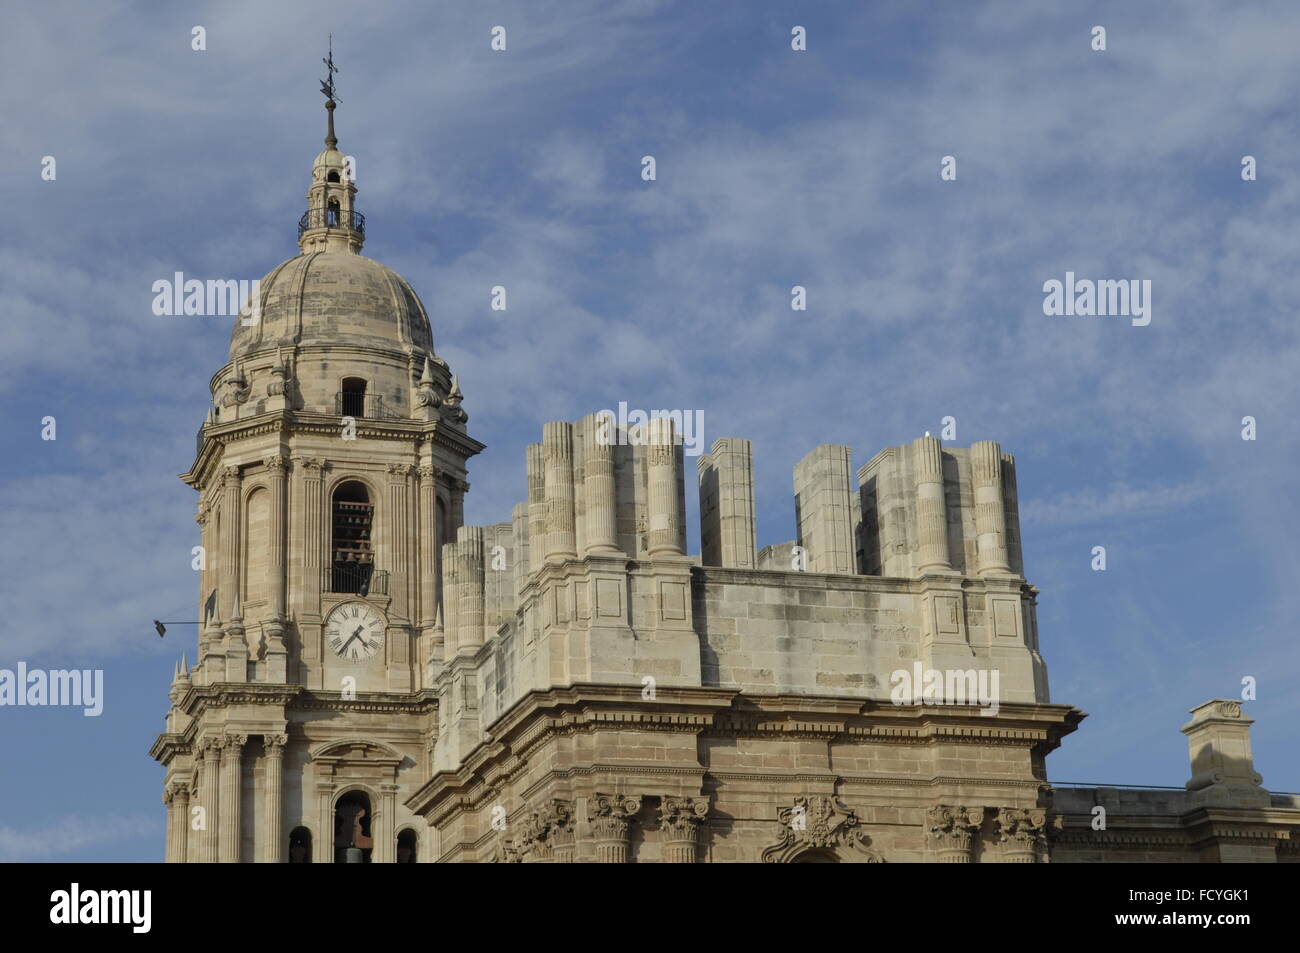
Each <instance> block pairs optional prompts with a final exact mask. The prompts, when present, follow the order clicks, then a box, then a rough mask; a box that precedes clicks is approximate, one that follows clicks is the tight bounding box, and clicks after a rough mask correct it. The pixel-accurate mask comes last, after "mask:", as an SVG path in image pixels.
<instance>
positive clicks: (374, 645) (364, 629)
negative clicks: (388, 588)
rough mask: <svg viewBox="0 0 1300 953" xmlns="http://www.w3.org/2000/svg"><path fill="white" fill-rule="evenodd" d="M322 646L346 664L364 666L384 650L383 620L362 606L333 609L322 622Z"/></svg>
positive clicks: (367, 606) (355, 605)
mask: <svg viewBox="0 0 1300 953" xmlns="http://www.w3.org/2000/svg"><path fill="white" fill-rule="evenodd" d="M325 643H326V644H327V645H328V646H329V647H330V651H332V652H333V653H334V654H335V655H337V656H338V657H339V658H341V659H343V660H344V661H346V662H368V661H370V659H372V658H374V657H375V656H376V655H378V654H379V653H380V651H381V650H382V649H383V647H384V617H383V616H382V615H380V614H379V610H378V609H376V608H375V607H374V606H372V605H369V604H367V603H364V602H345V603H343V604H342V605H338V606H335V607H334V610H333V611H332V612H331V613H330V614H329V618H327V619H326V620H325Z"/></svg>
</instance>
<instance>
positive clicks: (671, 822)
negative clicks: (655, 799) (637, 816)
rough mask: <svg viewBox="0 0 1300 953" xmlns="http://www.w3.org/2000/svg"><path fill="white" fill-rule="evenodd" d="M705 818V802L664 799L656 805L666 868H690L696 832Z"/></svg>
mask: <svg viewBox="0 0 1300 953" xmlns="http://www.w3.org/2000/svg"><path fill="white" fill-rule="evenodd" d="M708 816H709V802H708V800H707V799H706V798H690V797H672V796H668V797H664V798H661V799H660V802H659V829H660V830H661V831H662V832H663V856H664V863H666V864H693V863H695V862H696V858H697V855H698V853H699V850H698V848H699V838H700V829H701V828H702V827H703V826H704V822H705V820H706V819H707V818H708Z"/></svg>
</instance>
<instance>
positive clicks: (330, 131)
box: [320, 33, 339, 149]
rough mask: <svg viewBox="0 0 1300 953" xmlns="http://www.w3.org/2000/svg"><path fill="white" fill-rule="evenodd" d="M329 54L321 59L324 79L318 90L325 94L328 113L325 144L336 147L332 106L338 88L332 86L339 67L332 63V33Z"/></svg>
mask: <svg viewBox="0 0 1300 953" xmlns="http://www.w3.org/2000/svg"><path fill="white" fill-rule="evenodd" d="M329 37H330V38H329V56H327V57H325V58H324V59H323V60H321V62H322V63H324V64H325V69H326V73H325V77H326V78H325V79H323V80H321V81H320V91H321V92H322V93H324V94H325V111H326V112H327V113H329V124H328V126H327V128H326V131H325V145H326V147H327V148H329V149H335V148H337V147H338V144H339V141H338V139H337V138H336V137H335V135H334V107H335V106H336V105H337V104H338V102H339V94H338V90H337V89H336V88H335V86H334V74H335V73H337V72H339V68H338V67H337V66H335V65H334V34H333V33H331V34H330V35H329Z"/></svg>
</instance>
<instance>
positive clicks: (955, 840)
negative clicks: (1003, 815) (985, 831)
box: [925, 804, 984, 864]
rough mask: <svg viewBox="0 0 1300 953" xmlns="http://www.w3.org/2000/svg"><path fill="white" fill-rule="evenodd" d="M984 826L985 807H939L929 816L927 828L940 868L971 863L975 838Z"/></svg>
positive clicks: (931, 810) (928, 813) (928, 814)
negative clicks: (937, 853) (932, 839)
mask: <svg viewBox="0 0 1300 953" xmlns="http://www.w3.org/2000/svg"><path fill="white" fill-rule="evenodd" d="M983 823H984V808H982V807H969V808H968V807H948V806H947V805H943V804H940V805H938V806H937V807H932V808H930V810H929V811H927V812H926V816H925V824H926V827H927V828H929V831H930V836H931V837H932V838H934V840H935V843H936V849H937V850H938V852H939V863H941V864H969V863H972V856H973V853H974V851H973V847H974V842H975V837H976V836H977V835H978V834H979V829H980V826H981V825H982V824H983Z"/></svg>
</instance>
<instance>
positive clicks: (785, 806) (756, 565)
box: [152, 122, 1300, 863]
mask: <svg viewBox="0 0 1300 953" xmlns="http://www.w3.org/2000/svg"><path fill="white" fill-rule="evenodd" d="M326 145H327V148H326V150H325V151H324V152H322V153H321V154H320V155H319V156H318V157H317V159H316V161H315V163H314V165H313V169H312V181H311V186H310V192H309V194H308V211H307V214H305V215H304V219H303V224H302V230H301V234H300V239H299V245H300V254H299V255H298V256H296V257H294V258H292V259H290V260H289V261H287V262H285V263H284V264H282V265H280V266H278V267H277V268H276V269H274V270H273V271H272V272H271V273H270V274H269V275H268V276H267V278H266V279H264V281H263V282H262V285H261V291H260V301H259V302H258V303H257V306H258V312H259V313H257V314H256V320H253V321H246V320H244V319H241V320H240V321H238V322H237V323H236V327H235V329H234V333H233V335H232V343H231V348H230V355H229V360H228V361H227V363H226V364H225V365H223V366H222V367H221V368H220V369H219V370H218V371H217V373H216V374H215V375H213V378H212V393H213V409H212V410H211V411H210V413H209V417H208V420H207V422H206V423H205V424H204V425H203V427H202V428H201V430H200V434H199V447H198V453H197V457H196V459H195V461H194V463H193V465H192V466H191V467H190V469H189V471H188V472H187V473H185V474H184V475H183V476H182V479H184V480H185V481H186V482H187V483H188V484H189V485H190V486H192V487H193V488H194V489H195V490H196V491H197V492H198V496H199V502H198V514H197V520H198V523H199V526H200V542H201V544H202V546H203V547H204V551H205V554H206V567H205V568H204V570H203V572H202V574H201V581H200V605H201V607H202V615H201V618H202V620H203V624H202V625H201V627H200V630H199V636H198V643H197V652H196V656H195V661H194V664H193V666H192V667H191V666H190V665H189V663H188V658H187V659H185V660H183V661H182V663H181V665H180V666H178V669H177V672H176V676H175V678H174V680H173V683H172V686H171V691H170V698H171V708H170V710H169V712H168V715H167V724H166V730H165V731H164V732H163V734H161V735H160V736H159V738H158V739H157V741H156V742H155V744H154V747H153V750H152V754H153V756H154V757H155V758H156V759H157V760H158V761H159V762H161V763H162V764H163V766H164V767H165V770H166V776H165V780H164V793H163V800H164V802H165V804H166V805H167V811H168V837H167V844H166V857H167V860H168V861H171V862H177V863H181V862H215V861H220V862H241V861H242V862H253V861H258V862H272V863H275V862H308V861H310V862H330V861H334V860H339V861H356V860H369V861H372V862H395V861H399V860H402V861H406V860H413V861H419V862H435V861H468V862H490V861H498V862H550V863H565V862H598V863H628V862H637V863H643V862H663V863H705V862H850V863H882V862H889V863H897V862H941V863H1038V862H1046V861H1048V860H1056V861H1058V862H1059V861H1106V860H1167V859H1174V860H1186V861H1204V860H1212V861H1238V860H1249V861H1292V860H1296V859H1297V858H1298V857H1300V854H1298V853H1297V851H1296V849H1295V844H1296V843H1297V839H1300V833H1297V832H1300V799H1297V798H1295V797H1291V796H1283V795H1272V794H1269V792H1267V791H1266V790H1265V789H1264V788H1263V787H1262V786H1261V783H1262V782H1261V779H1260V777H1259V776H1258V775H1257V774H1255V772H1254V767H1253V759H1252V755H1251V752H1250V745H1249V725H1250V719H1249V718H1246V717H1245V716H1244V715H1243V714H1242V712H1241V708H1240V705H1239V704H1238V703H1235V702H1232V701H1229V700H1223V699H1216V700H1212V701H1211V702H1208V703H1206V704H1205V705H1202V706H1200V707H1198V708H1197V709H1195V710H1194V712H1193V718H1192V720H1191V722H1189V723H1188V725H1187V726H1186V727H1184V729H1183V730H1184V732H1185V733H1186V734H1187V735H1188V738H1189V744H1190V746H1191V761H1192V774H1193V777H1192V779H1191V781H1189V782H1188V785H1187V788H1186V790H1183V791H1168V792H1155V791H1149V790H1138V789H1124V790H1119V789H1084V788H1055V787H1053V785H1052V784H1051V782H1050V781H1049V780H1048V772H1047V766H1046V758H1047V755H1048V754H1049V753H1050V752H1051V751H1052V750H1054V749H1055V748H1056V747H1057V745H1059V744H1060V743H1061V741H1062V739H1063V738H1064V737H1065V736H1066V735H1068V734H1069V733H1070V732H1072V731H1073V730H1074V729H1075V728H1076V727H1077V726H1078V724H1079V722H1080V721H1081V720H1082V718H1083V717H1084V715H1083V713H1082V712H1080V711H1079V710H1078V709H1076V708H1073V707H1071V706H1070V705H1068V704H1060V703H1053V702H1052V701H1051V698H1050V695H1049V691H1048V678H1047V668H1046V665H1045V663H1044V661H1043V656H1042V653H1041V651H1040V642H1039V632H1038V626H1037V621H1036V618H1037V613H1036V601H1037V595H1038V591H1037V589H1035V588H1034V586H1033V585H1031V584H1030V583H1029V581H1028V580H1027V578H1026V576H1025V571H1024V560H1023V554H1022V552H1021V544H1020V530H1019V522H1018V503H1017V492H1016V478H1015V474H1016V461H1015V460H1014V458H1013V457H1012V456H1011V455H1009V454H1007V453H1004V452H1003V451H1002V449H1001V447H1000V446H999V445H998V444H997V443H994V442H981V443H976V444H974V445H973V446H971V447H967V448H963V447H953V446H945V445H943V444H942V443H941V442H940V441H939V440H938V439H936V438H934V437H930V436H928V435H927V436H924V437H920V438H917V439H916V440H914V441H912V442H910V443H908V444H904V445H901V446H896V447H888V448H885V449H884V450H882V451H881V452H880V453H878V454H876V455H875V456H874V457H873V458H872V459H871V460H870V461H868V462H867V463H866V464H865V465H863V466H862V467H860V468H859V469H858V470H857V471H856V472H855V471H854V470H853V469H852V459H851V451H850V449H849V448H848V447H847V446H839V445H834V446H821V447H817V448H815V449H814V450H813V451H812V452H811V453H809V454H808V455H807V457H805V458H804V460H802V461H801V462H799V463H798V464H797V465H796V466H795V467H794V471H793V472H794V480H793V482H794V501H795V507H794V524H795V528H796V538H795V539H794V540H791V541H790V542H788V543H784V544H778V545H775V546H770V547H767V548H765V549H764V550H762V551H761V552H759V551H757V550H756V532H755V502H754V501H755V493H754V480H753V450H752V447H751V445H750V443H749V441H747V440H744V439H741V438H735V437H723V438H719V439H717V440H715V441H714V442H713V443H712V446H711V448H710V451H709V452H708V453H707V454H705V455H703V456H701V457H700V458H699V460H698V462H697V464H696V471H697V472H696V476H697V478H698V493H699V499H700V517H701V540H702V552H701V554H700V555H698V556H693V555H690V554H688V553H687V549H686V538H687V533H686V503H685V494H686V492H687V491H686V477H685V459H684V455H683V447H682V444H681V440H680V438H679V436H678V434H677V432H676V430H675V428H674V426H673V424H672V423H671V421H669V420H666V419H654V420H651V421H649V422H648V423H647V424H645V425H642V426H631V427H628V428H626V429H622V430H620V429H618V428H617V427H616V426H611V424H610V421H609V420H607V419H605V418H603V417H601V416H599V415H596V414H591V415H588V416H586V417H583V418H581V419H579V420H576V421H551V422H546V423H544V424H543V425H542V426H541V427H540V428H539V440H538V441H537V442H536V443H533V444H530V445H529V446H528V447H527V448H526V451H525V454H524V460H523V461H522V463H523V466H522V467H521V473H520V492H521V498H520V500H519V502H518V504H517V505H516V506H514V507H513V509H512V510H511V512H510V513H508V514H502V516H503V518H502V519H501V520H500V521H499V522H496V523H493V524H491V525H487V526H466V525H464V519H463V512H464V498H465V493H466V492H467V491H468V489H469V483H468V463H467V461H468V460H469V458H470V457H472V456H474V455H475V454H476V453H478V452H479V451H480V450H482V449H483V444H481V443H479V442H478V441H476V440H475V439H474V438H473V437H471V436H470V435H469V432H468V429H467V425H468V416H467V414H466V412H465V410H464V409H463V408H462V406H461V404H462V402H463V399H464V398H463V395H462V393H461V390H460V386H459V382H458V380H457V379H456V377H454V376H453V375H452V373H451V370H450V368H449V367H448V366H447V364H446V362H445V361H444V360H443V359H442V358H441V357H439V356H438V355H437V354H436V352H435V350H434V347H433V341H432V335H431V332H430V323H429V316H428V314H427V312H426V311H425V308H424V306H423V305H422V304H421V302H420V300H419V298H418V297H417V296H416V294H415V292H414V291H413V290H412V289H411V287H410V286H409V285H408V284H407V283H406V282H405V280H404V279H402V278H401V277H400V276H398V275H397V274H396V273H394V272H392V271H391V270H389V269H387V268H385V267H384V266H383V265H380V264H378V263H377V262H373V261H371V260H370V259H367V258H364V257H363V256H362V255H361V254H360V251H361V248H362V246H363V244H364V240H365V234H364V220H363V219H361V218H360V217H359V213H357V212H356V208H355V204H354V203H355V198H356V188H355V186H354V185H353V184H352V183H351V182H349V181H348V179H347V175H346V164H345V160H344V157H343V155H342V154H341V153H340V152H339V151H338V150H337V148H336V146H337V142H336V140H334V137H333V127H332V122H331V132H330V136H329V137H328V138H327V140H326ZM900 671H901V672H906V673H908V674H909V675H910V674H911V673H917V674H918V675H919V674H920V673H925V672H930V671H934V672H938V673H941V674H942V673H949V676H951V673H957V677H956V680H955V682H954V680H953V679H952V678H951V677H949V680H948V682H947V683H946V686H941V687H943V688H946V689H951V688H952V687H953V686H954V685H956V686H957V687H958V688H962V687H963V686H964V689H965V694H963V695H961V696H960V697H958V698H956V699H954V698H953V697H952V694H951V692H950V691H946V690H945V691H939V692H937V693H935V694H933V695H931V694H920V695H917V696H915V697H914V698H912V699H909V700H906V701H904V702H903V703H898V699H897V698H895V697H893V689H894V687H895V684H896V682H897V681H898V673H899V672H900ZM992 673H996V675H997V679H998V680H997V682H996V705H995V710H991V709H990V706H989V705H988V704H984V703H982V702H981V701H980V700H979V697H978V696H977V695H976V693H975V688H974V686H975V685H976V684H977V676H979V677H983V676H986V675H991V674H992ZM967 679H968V680H967ZM1099 806H1100V807H1103V808H1104V809H1105V812H1104V813H1105V816H1106V820H1105V828H1104V829H1094V825H1095V819H1096V817H1097V816H1098V815H1097V812H1096V811H1095V808H1097V807H1099ZM1293 838H1296V839H1293Z"/></svg>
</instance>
